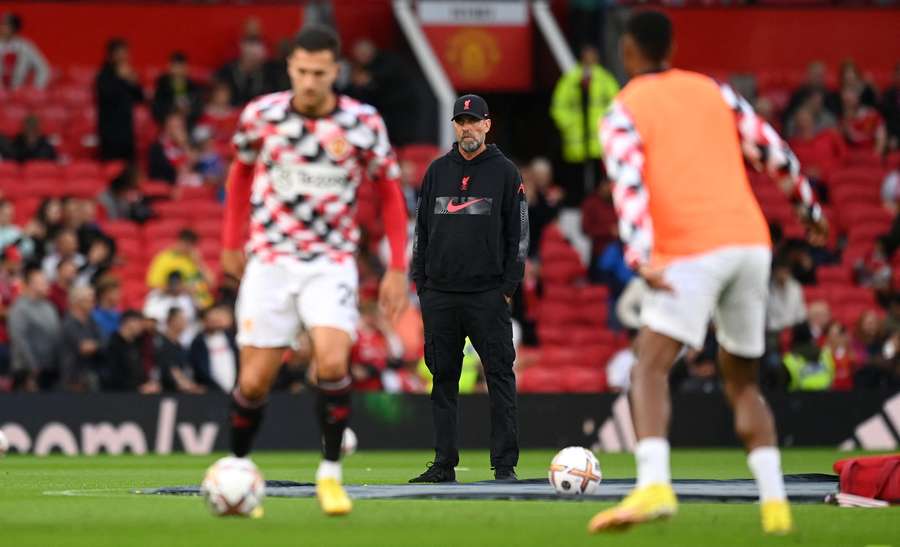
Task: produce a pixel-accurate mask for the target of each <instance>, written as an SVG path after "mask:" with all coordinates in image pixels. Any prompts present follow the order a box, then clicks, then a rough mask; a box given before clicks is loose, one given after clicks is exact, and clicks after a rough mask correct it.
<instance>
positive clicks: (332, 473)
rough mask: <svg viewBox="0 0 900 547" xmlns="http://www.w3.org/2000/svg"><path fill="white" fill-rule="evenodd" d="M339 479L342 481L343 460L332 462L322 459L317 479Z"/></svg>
mask: <svg viewBox="0 0 900 547" xmlns="http://www.w3.org/2000/svg"><path fill="white" fill-rule="evenodd" d="M322 479H337V481H338V482H340V481H341V462H331V461H328V460H322V461H321V462H319V469H318V470H317V471H316V480H317V481H319V480H322Z"/></svg>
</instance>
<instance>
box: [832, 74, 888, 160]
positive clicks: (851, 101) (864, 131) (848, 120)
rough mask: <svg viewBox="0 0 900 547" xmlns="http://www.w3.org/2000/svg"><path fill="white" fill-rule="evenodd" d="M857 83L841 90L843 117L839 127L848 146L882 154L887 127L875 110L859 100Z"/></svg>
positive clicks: (885, 141) (859, 93)
mask: <svg viewBox="0 0 900 547" xmlns="http://www.w3.org/2000/svg"><path fill="white" fill-rule="evenodd" d="M860 97H861V91H860V87H859V86H858V85H848V86H847V87H844V88H843V89H842V90H841V101H842V105H843V117H842V118H841V129H842V131H843V133H844V140H846V141H847V145H848V146H849V147H850V148H853V149H856V150H865V149H869V150H871V151H872V152H873V153H874V154H875V155H877V156H881V155H882V154H884V151H885V147H886V146H887V129H886V128H885V125H884V119H883V118H882V117H881V114H879V113H878V111H877V110H875V109H874V108H872V107H870V106H866V105H865V104H863V103H862V102H861V100H860Z"/></svg>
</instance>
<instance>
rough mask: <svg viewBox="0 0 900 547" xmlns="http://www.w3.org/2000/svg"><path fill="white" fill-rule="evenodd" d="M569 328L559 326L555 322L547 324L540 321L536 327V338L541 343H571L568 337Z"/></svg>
mask: <svg viewBox="0 0 900 547" xmlns="http://www.w3.org/2000/svg"><path fill="white" fill-rule="evenodd" d="M569 332H570V330H569V328H568V327H566V326H560V325H556V324H552V323H550V324H547V323H544V322H542V323H541V324H540V325H538V327H537V336H538V340H539V341H540V343H541V344H542V345H546V344H559V345H563V344H568V343H571V339H570V337H569Z"/></svg>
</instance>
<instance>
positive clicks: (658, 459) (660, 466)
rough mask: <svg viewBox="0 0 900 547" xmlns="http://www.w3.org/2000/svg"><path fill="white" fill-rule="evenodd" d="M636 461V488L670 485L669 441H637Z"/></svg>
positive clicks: (657, 438) (660, 439) (656, 438)
mask: <svg viewBox="0 0 900 547" xmlns="http://www.w3.org/2000/svg"><path fill="white" fill-rule="evenodd" d="M634 459H635V460H636V461H637V486H638V488H640V487H642V486H647V485H650V484H670V483H671V482H672V476H671V474H670V472H669V441H668V440H666V439H664V438H662V437H647V438H645V439H641V440H640V441H638V443H637V446H636V447H635V449H634Z"/></svg>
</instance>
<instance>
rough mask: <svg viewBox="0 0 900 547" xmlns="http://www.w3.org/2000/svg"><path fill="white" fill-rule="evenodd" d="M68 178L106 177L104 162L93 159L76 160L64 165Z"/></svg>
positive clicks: (64, 173) (65, 174) (64, 174)
mask: <svg viewBox="0 0 900 547" xmlns="http://www.w3.org/2000/svg"><path fill="white" fill-rule="evenodd" d="M63 176H65V177H66V178H67V179H80V178H100V179H102V178H104V175H103V168H102V164H101V163H99V162H96V161H92V160H76V161H73V162H72V163H70V164H69V165H66V166H65V167H63Z"/></svg>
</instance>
